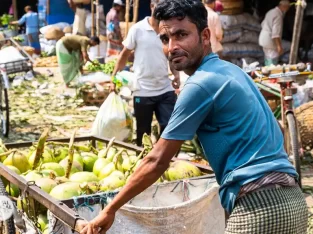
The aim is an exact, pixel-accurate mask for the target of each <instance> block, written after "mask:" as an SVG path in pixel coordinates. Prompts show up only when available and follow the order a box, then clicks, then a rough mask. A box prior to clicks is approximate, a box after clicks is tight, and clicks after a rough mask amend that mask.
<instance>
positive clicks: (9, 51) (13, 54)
mask: <svg viewBox="0 0 313 234" xmlns="http://www.w3.org/2000/svg"><path fill="white" fill-rule="evenodd" d="M23 59H25V57H24V56H23V55H22V54H21V53H20V52H19V51H18V50H17V49H16V48H15V47H13V46H8V47H5V48H3V49H2V50H0V64H1V63H9V62H16V61H19V60H23Z"/></svg>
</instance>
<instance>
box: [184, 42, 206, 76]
mask: <svg viewBox="0 0 313 234" xmlns="http://www.w3.org/2000/svg"><path fill="white" fill-rule="evenodd" d="M211 53H212V50H211V49H210V48H207V49H204V53H203V55H202V57H201V59H199V61H198V63H197V64H196V65H195V67H192V68H190V69H188V70H184V72H185V73H186V74H187V75H188V76H192V75H193V74H194V73H195V72H196V71H197V69H198V68H199V67H200V65H201V63H202V61H203V59H204V58H205V57H206V56H208V55H209V54H211Z"/></svg>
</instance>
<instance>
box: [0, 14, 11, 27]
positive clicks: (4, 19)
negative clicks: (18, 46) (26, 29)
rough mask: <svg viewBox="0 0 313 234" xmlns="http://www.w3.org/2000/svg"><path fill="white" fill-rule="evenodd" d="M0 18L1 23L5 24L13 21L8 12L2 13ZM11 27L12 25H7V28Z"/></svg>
mask: <svg viewBox="0 0 313 234" xmlns="http://www.w3.org/2000/svg"><path fill="white" fill-rule="evenodd" d="M0 20H1V25H2V26H6V25H9V24H10V23H11V22H12V21H13V16H12V15H8V14H4V15H2V16H1V17H0ZM11 27H12V26H9V28H11Z"/></svg>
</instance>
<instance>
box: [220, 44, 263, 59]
mask: <svg viewBox="0 0 313 234" xmlns="http://www.w3.org/2000/svg"><path fill="white" fill-rule="evenodd" d="M222 54H223V57H226V58H243V57H252V58H261V57H263V56H264V52H263V49H262V47H260V46H259V45H258V44H240V43H225V44H224V45H223V51H222Z"/></svg>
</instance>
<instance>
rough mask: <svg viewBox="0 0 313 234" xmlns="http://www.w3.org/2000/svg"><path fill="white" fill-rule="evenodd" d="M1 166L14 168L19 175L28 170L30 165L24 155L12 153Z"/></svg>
mask: <svg viewBox="0 0 313 234" xmlns="http://www.w3.org/2000/svg"><path fill="white" fill-rule="evenodd" d="M3 164H4V165H5V166H14V167H16V168H17V169H18V170H19V171H20V172H21V173H24V172H26V171H28V170H29V169H30V165H29V163H28V160H27V158H26V156H25V155H23V154H20V153H12V154H10V155H9V156H8V157H7V158H6V159H5V160H4V161H3Z"/></svg>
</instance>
